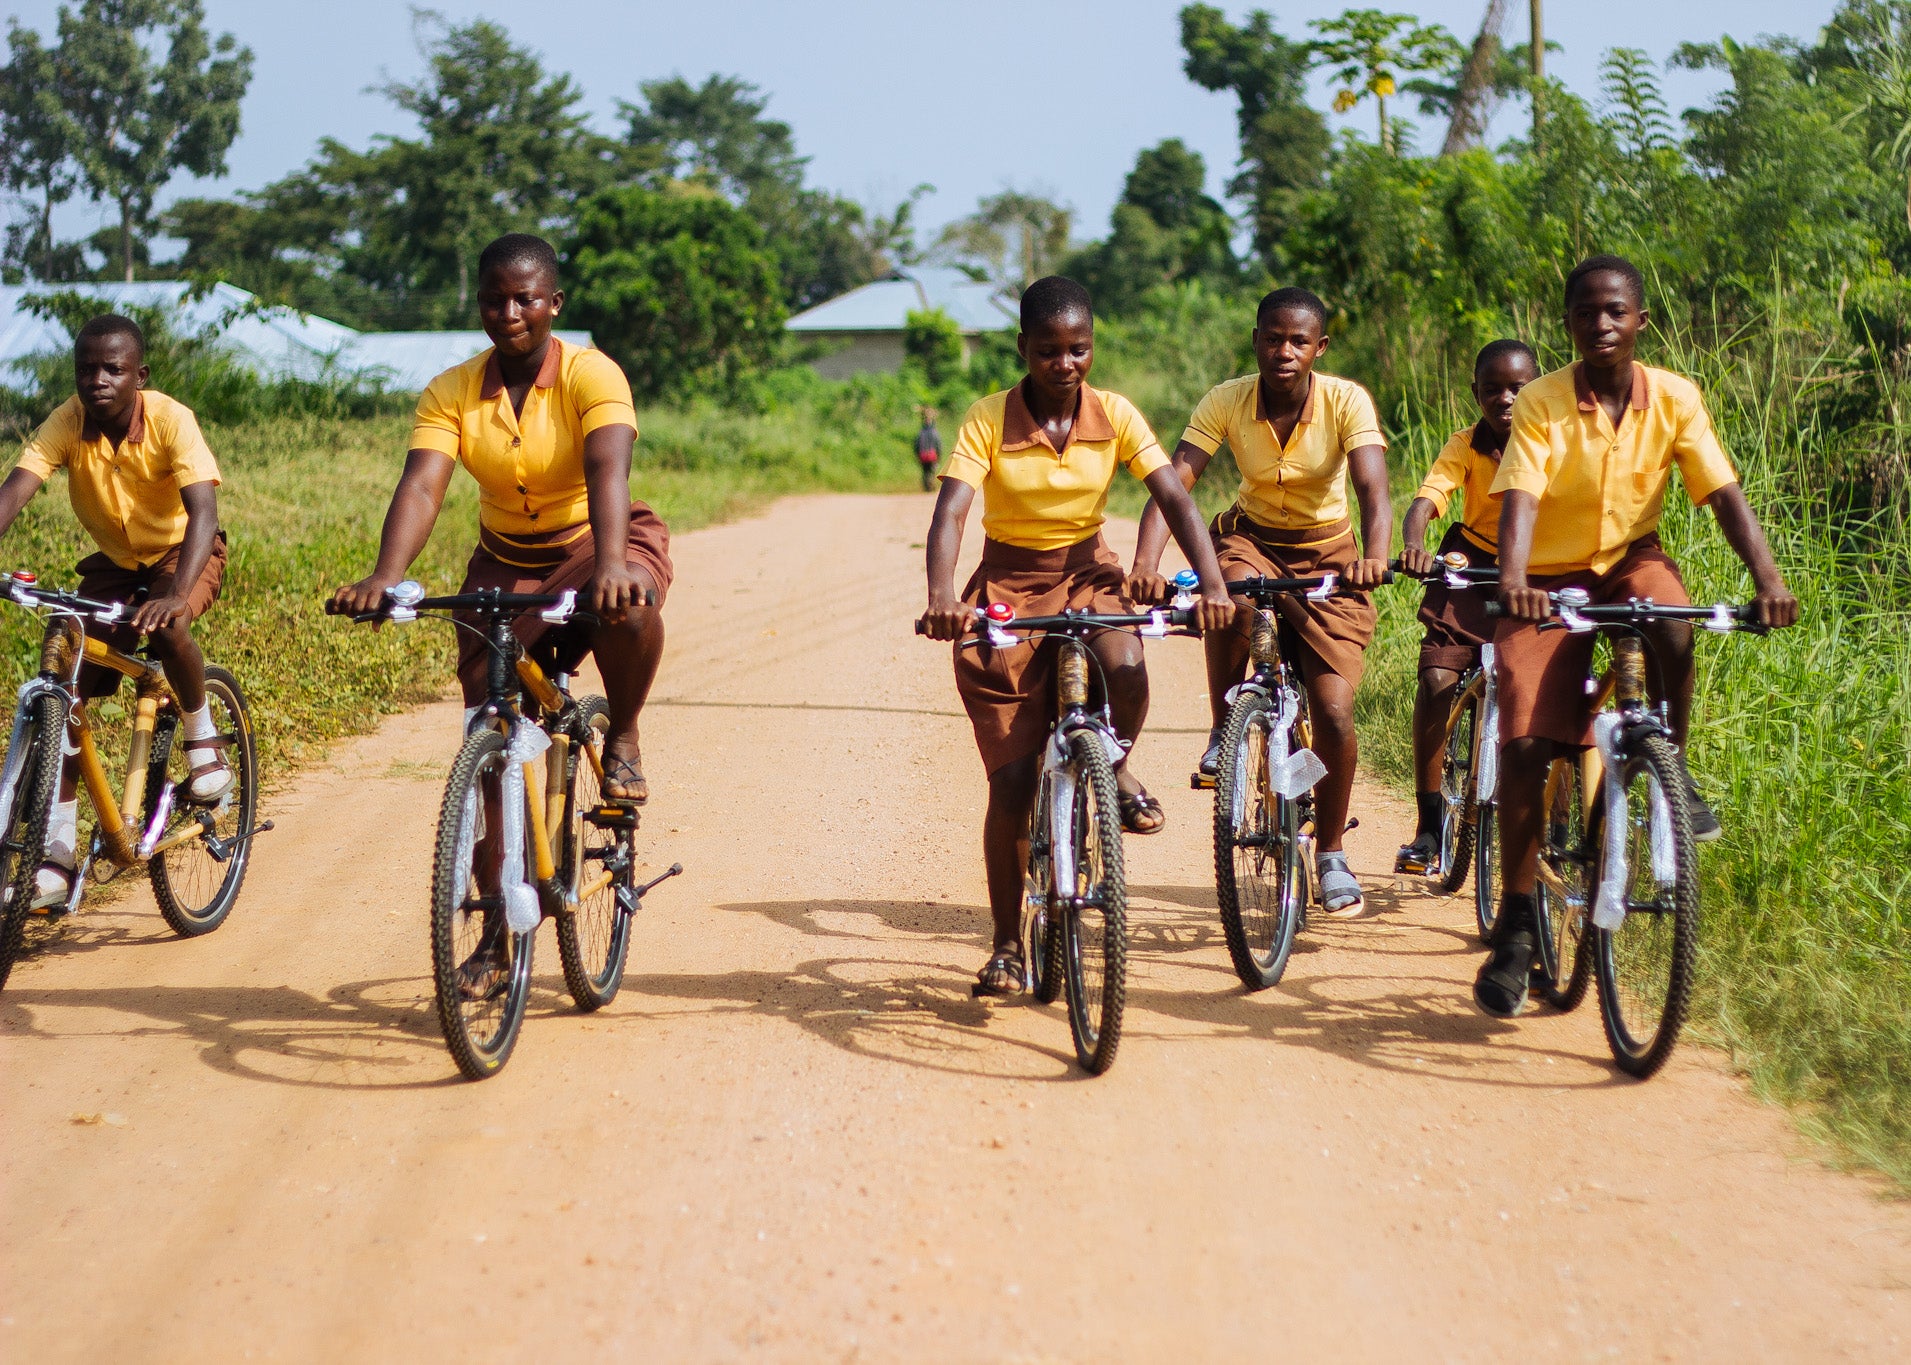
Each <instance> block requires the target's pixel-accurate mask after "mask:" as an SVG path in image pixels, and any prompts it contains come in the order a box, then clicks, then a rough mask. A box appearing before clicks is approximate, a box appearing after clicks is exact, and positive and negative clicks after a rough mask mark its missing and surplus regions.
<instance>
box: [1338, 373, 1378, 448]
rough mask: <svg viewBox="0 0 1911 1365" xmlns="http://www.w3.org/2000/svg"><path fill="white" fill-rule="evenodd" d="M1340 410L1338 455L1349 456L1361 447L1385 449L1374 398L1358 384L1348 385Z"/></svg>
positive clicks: (1344, 391)
mask: <svg viewBox="0 0 1911 1365" xmlns="http://www.w3.org/2000/svg"><path fill="white" fill-rule="evenodd" d="M1342 393H1343V394H1344V395H1345V396H1344V398H1343V399H1342V402H1341V410H1340V453H1341V454H1343V455H1346V454H1349V453H1350V452H1352V451H1356V450H1359V449H1360V448H1361V447H1362V446H1379V447H1380V448H1381V449H1382V450H1385V449H1386V448H1387V437H1386V434H1385V433H1384V432H1382V431H1381V430H1380V412H1379V410H1378V409H1377V408H1375V407H1374V397H1373V395H1372V394H1370V393H1368V392H1367V390H1366V389H1364V388H1362V387H1361V386H1360V385H1358V384H1349V385H1347V387H1346V388H1345V389H1344V390H1342Z"/></svg>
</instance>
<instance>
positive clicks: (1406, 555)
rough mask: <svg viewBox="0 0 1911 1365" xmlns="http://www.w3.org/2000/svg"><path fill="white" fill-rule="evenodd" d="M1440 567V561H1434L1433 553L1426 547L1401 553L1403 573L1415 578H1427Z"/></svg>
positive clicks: (1412, 548)
mask: <svg viewBox="0 0 1911 1365" xmlns="http://www.w3.org/2000/svg"><path fill="white" fill-rule="evenodd" d="M1439 567H1440V564H1439V561H1438V560H1436V559H1434V557H1433V552H1432V551H1431V550H1429V549H1427V548H1426V547H1424V546H1420V547H1417V548H1416V547H1410V548H1407V549H1403V550H1402V551H1401V552H1400V569H1401V572H1403V573H1410V574H1412V575H1413V576H1414V577H1415V578H1425V577H1426V576H1427V575H1428V574H1431V573H1433V572H1434V571H1435V570H1437V569H1438V568H1439Z"/></svg>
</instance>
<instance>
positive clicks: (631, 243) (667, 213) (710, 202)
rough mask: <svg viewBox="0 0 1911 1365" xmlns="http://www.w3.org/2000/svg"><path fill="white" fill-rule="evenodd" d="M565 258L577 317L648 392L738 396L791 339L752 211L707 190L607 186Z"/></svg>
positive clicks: (771, 261)
mask: <svg viewBox="0 0 1911 1365" xmlns="http://www.w3.org/2000/svg"><path fill="white" fill-rule="evenodd" d="M564 257H565V260H566V262H567V267H566V270H567V274H568V277H569V279H570V283H571V289H572V296H573V298H574V299H575V300H576V302H575V303H574V304H573V305H572V306H571V310H570V317H571V319H572V320H574V321H575V322H577V323H578V324H579V325H581V326H584V327H588V328H589V329H590V330H591V333H592V335H593V336H594V337H595V338H596V340H597V344H598V345H599V346H601V347H603V348H604V350H605V351H606V352H608V353H609V354H610V355H611V356H612V357H613V358H614V359H616V360H617V362H618V363H619V364H621V365H622V366H623V367H624V372H625V373H626V374H628V375H629V376H630V381H631V387H632V388H633V389H634V390H635V391H636V393H637V394H638V395H639V396H640V397H644V398H658V397H674V398H688V397H690V396H692V395H694V394H697V393H715V394H718V395H727V394H730V393H733V392H734V391H735V389H736V387H737V385H738V384H739V383H740V382H741V381H742V380H743V379H744V378H745V377H746V376H748V375H749V374H750V373H752V372H753V371H755V370H757V369H759V368H761V367H762V366H763V365H764V364H765V363H766V362H767V361H768V360H769V359H770V357H771V356H772V355H774V354H775V352H776V349H777V346H778V344H779V343H780V341H781V337H782V327H783V318H784V313H783V306H782V304H781V302H779V300H778V297H777V293H778V291H777V270H776V261H775V258H774V257H773V256H772V255H771V254H770V252H769V251H768V250H767V249H766V248H765V246H764V244H763V238H762V234H761V232H760V231H759V230H758V228H757V226H756V224H755V222H754V221H752V220H751V218H750V217H749V216H748V215H747V214H746V213H744V212H743V211H742V210H741V209H736V208H732V207H731V206H730V205H729V204H728V203H727V202H725V201H724V200H722V199H720V198H718V197H717V196H716V195H714V194H711V193H709V192H707V191H706V192H704V193H701V194H684V193H677V194H665V193H660V192H657V191H654V190H645V189H638V188H635V187H631V186H625V187H623V188H618V189H608V190H604V191H602V192H601V193H599V194H597V195H595V196H593V197H592V198H590V199H588V200H586V201H585V202H584V203H583V204H582V205H581V206H580V207H579V209H578V213H577V225H576V227H575V229H574V230H573V231H572V233H571V235H570V236H569V237H568V238H566V239H565V242H564Z"/></svg>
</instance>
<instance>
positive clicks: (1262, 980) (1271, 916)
mask: <svg viewBox="0 0 1911 1365" xmlns="http://www.w3.org/2000/svg"><path fill="white" fill-rule="evenodd" d="M1273 714H1274V709H1273V699H1272V698H1270V697H1268V696H1267V695H1266V694H1264V693H1259V692H1243V693H1242V694H1241V695H1240V696H1239V697H1237V698H1236V699H1235V702H1234V705H1233V707H1232V708H1231V709H1230V710H1229V712H1228V718H1227V721H1226V723H1225V724H1224V725H1223V726H1222V729H1221V760H1220V766H1219V768H1218V770H1217V775H1216V780H1215V784H1214V889H1215V900H1216V903H1217V904H1218V905H1219V907H1220V911H1221V929H1222V932H1223V933H1224V934H1225V936H1226V938H1227V944H1228V956H1229V957H1230V958H1232V959H1233V960H1234V971H1235V974H1236V975H1237V976H1239V977H1240V978H1241V984H1242V985H1244V986H1246V987H1247V988H1248V989H1249V990H1251V991H1259V990H1266V989H1267V988H1268V987H1269V986H1272V985H1273V984H1274V983H1275V982H1277V981H1279V980H1280V979H1281V976H1282V975H1283V974H1284V973H1285V972H1286V971H1287V959H1288V956H1289V954H1291V953H1292V951H1293V948H1294V934H1295V932H1296V931H1297V929H1298V927H1299V921H1300V915H1301V910H1302V906H1303V903H1304V901H1305V899H1306V882H1305V875H1306V874H1305V871H1304V870H1303V869H1302V867H1301V861H1302V860H1301V857H1300V812H1299V803H1298V802H1295V801H1290V800H1287V799H1286V798H1285V797H1282V796H1278V795H1276V794H1275V793H1274V791H1273V790H1272V789H1271V788H1270V786H1269V779H1268V772H1267V740H1268V730H1269V724H1270V718H1271V717H1272V715H1273ZM1244 751H1245V752H1244ZM1237 792H1238V794H1239V799H1238V804H1239V806H1240V809H1241V819H1240V821H1239V823H1238V825H1237V822H1236V820H1235V818H1234V810H1235V806H1236V804H1237Z"/></svg>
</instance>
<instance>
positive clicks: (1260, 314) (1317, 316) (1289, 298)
mask: <svg viewBox="0 0 1911 1365" xmlns="http://www.w3.org/2000/svg"><path fill="white" fill-rule="evenodd" d="M1289 309H1291V310H1294V311H1296V312H1301V313H1312V314H1313V315H1314V320H1315V321H1316V322H1318V323H1319V324H1320V330H1321V333H1322V335H1325V334H1326V332H1327V305H1326V304H1324V303H1322V302H1321V301H1320V295H1318V294H1316V293H1315V292H1314V291H1313V290H1311V289H1302V288H1300V287H1299V286H1298V285H1291V284H1290V285H1288V286H1287V287H1286V288H1285V289H1276V290H1274V291H1273V292H1272V293H1269V294H1267V295H1266V296H1265V297H1263V298H1262V299H1261V303H1260V306H1259V307H1258V308H1256V309H1255V310H1254V325H1255V326H1256V327H1259V326H1260V325H1261V324H1262V323H1264V322H1266V321H1267V317H1268V314H1270V313H1278V312H1282V311H1283V310H1289Z"/></svg>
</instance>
